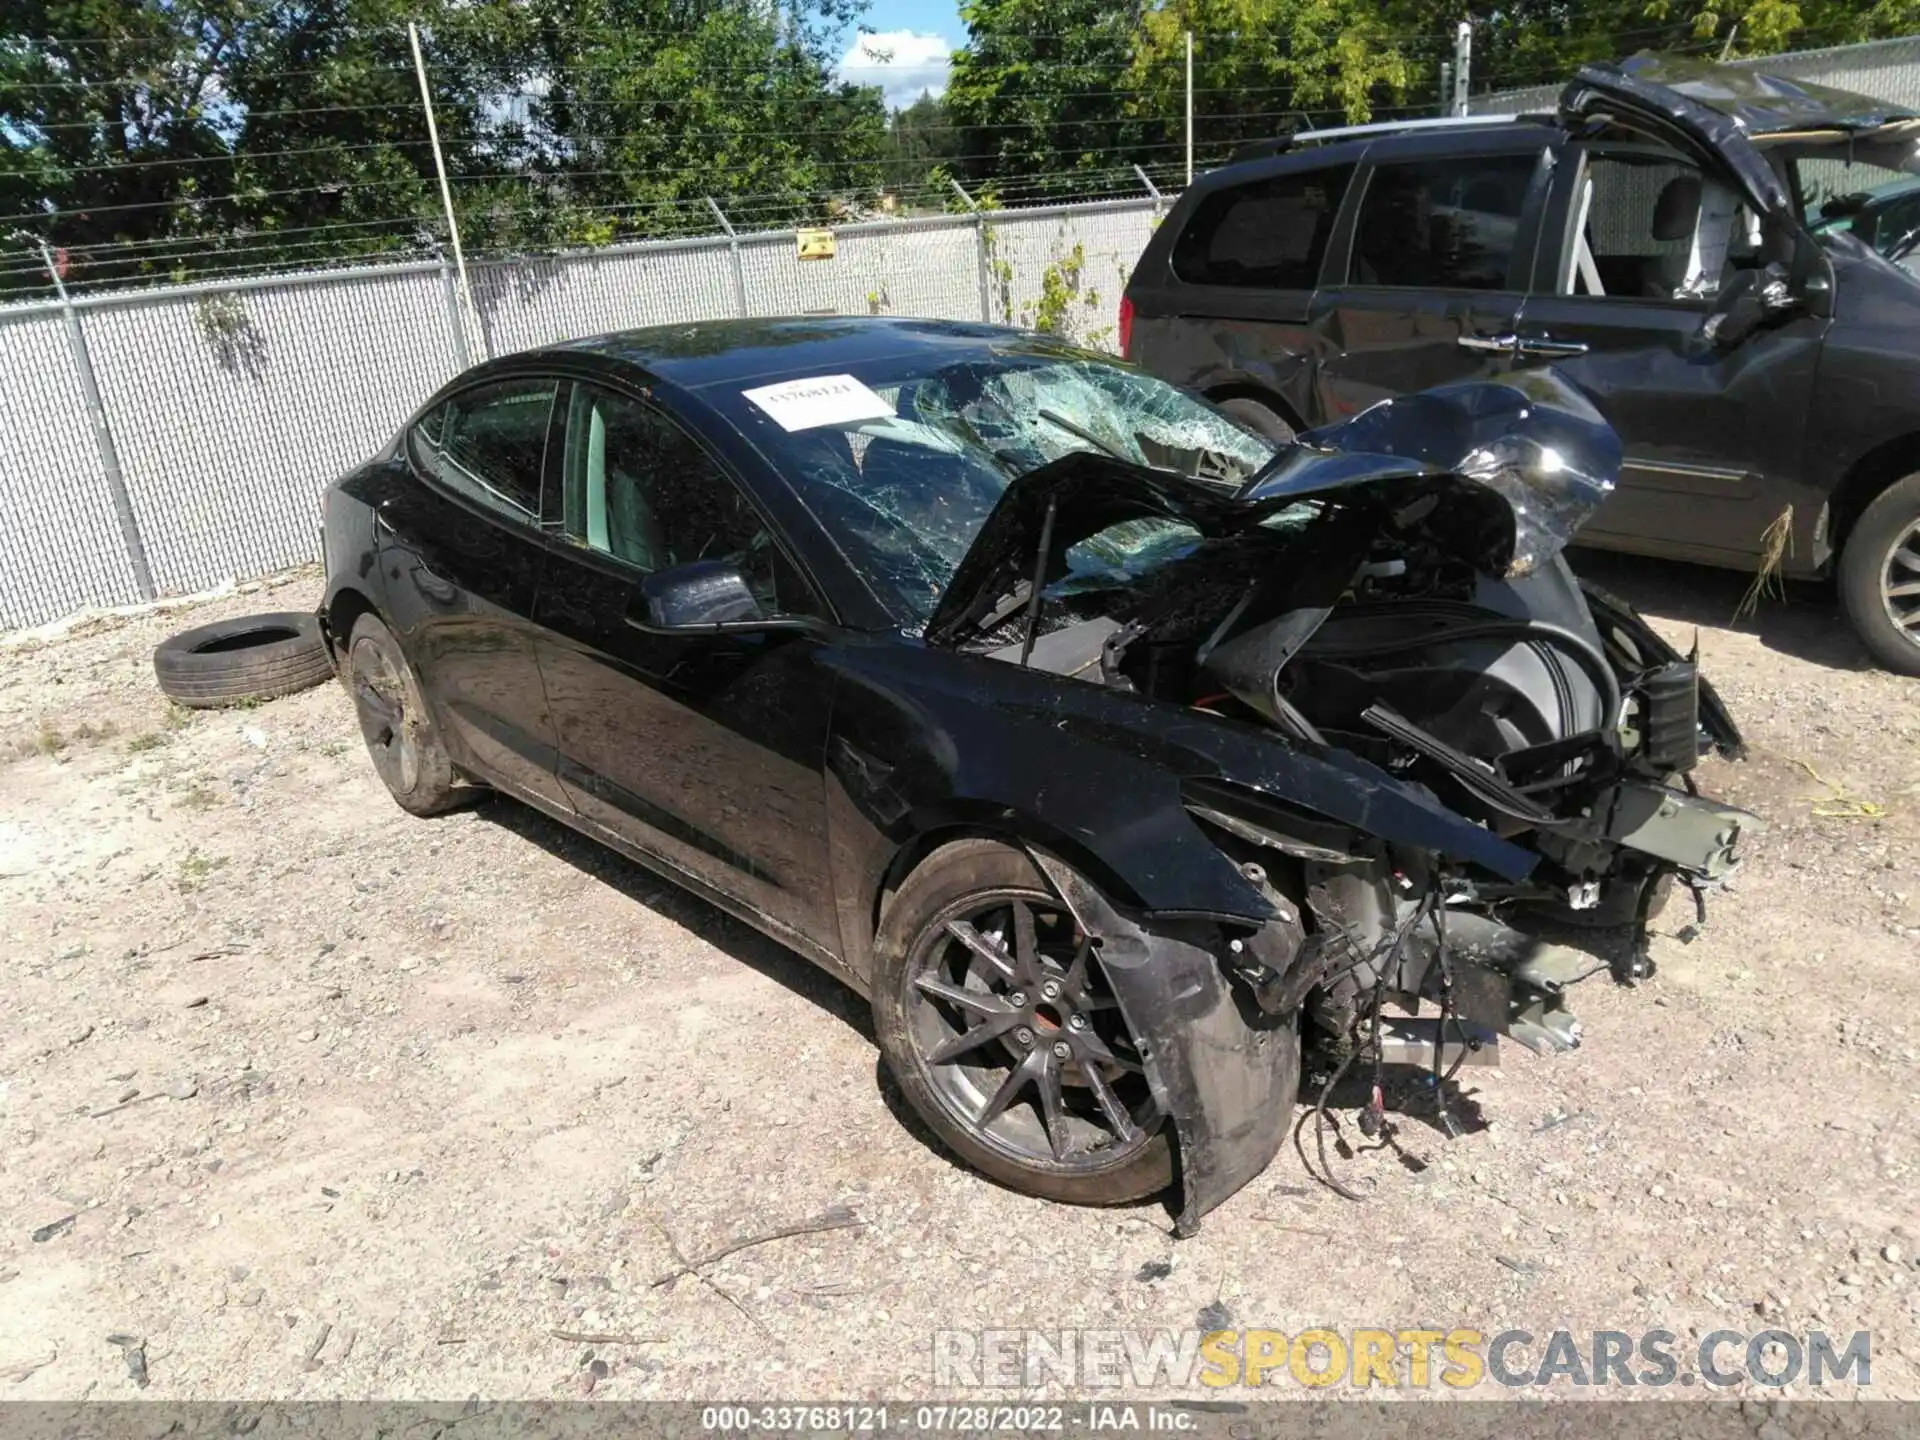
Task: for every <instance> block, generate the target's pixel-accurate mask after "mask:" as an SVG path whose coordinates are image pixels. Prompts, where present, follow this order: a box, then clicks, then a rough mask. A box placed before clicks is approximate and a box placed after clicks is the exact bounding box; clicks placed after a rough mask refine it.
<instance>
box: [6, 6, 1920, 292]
mask: <svg viewBox="0 0 1920 1440" xmlns="http://www.w3.org/2000/svg"><path fill="white" fill-rule="evenodd" d="M864 3H865V0H405V3H403V0H9V4H8V5H7V8H6V11H5V14H6V19H5V21H4V26H5V28H4V29H3V30H0V162H3V163H0V217H5V218H0V237H4V236H5V235H6V234H7V232H9V231H14V230H25V231H26V232H28V233H29V234H31V235H34V236H44V237H45V238H46V239H47V240H48V241H49V242H50V243H52V244H54V245H57V246H59V247H61V248H62V249H63V251H64V252H65V253H66V254H67V256H68V257H69V260H70V264H71V277H72V278H74V279H75V280H77V281H80V282H102V281H109V280H116V279H129V278H135V277H139V276H169V275H181V274H194V273H209V272H219V273H245V272H246V271H247V270H249V269H254V270H265V269H272V268H290V267H299V266H304V265H308V264H312V263H316V262H321V261H328V260H338V259H343V258H347V257H359V256H364V255H368V254H371V253H378V252H382V251H389V250H390V251H396V252H399V251H405V252H407V253H412V254H423V253H431V248H432V247H433V246H435V245H443V244H444V242H445V235H444V222H443V220H442V218H441V204H440V198H439V188H438V181H437V178H436V176H435V173H434V167H433V158H432V151H431V149H430V147H429V145H428V143H427V137H426V131H425V124H424V120H423V117H422V113H421V109H420V104H419V92H418V89H417V84H416V80H415V75H414V71H413V64H412V53H411V48H410V46H409V43H408V35H407V22H408V21H409V20H413V21H416V22H418V23H419V24H420V25H421V27H422V31H423V34H424V36H425V45H426V52H427V59H428V65H429V69H430V73H431V83H432V90H433V97H434V105H435V111H436V114H437V117H438V123H439V127H440V134H441V139H442V142H443V145H444V150H445V154H446V160H447V166H448V169H449V171H450V173H451V176H452V188H453V192H454V199H455V206H456V210H457V212H458V214H459V218H460V225H461V230H462V233H463V236H464V237H465V238H466V240H467V242H468V245H469V248H471V249H473V250H476V251H481V252H486V251H494V250H521V249H526V248H538V247H543V246H553V245H577V244H596V243H605V242H607V241H610V240H613V239H617V238H621V237H624V236H643V235H658V234H671V233H678V232H684V231H689V230H707V229H710V228H711V226H712V220H711V212H710V211H709V209H708V208H707V206H706V203H705V197H707V196H709V195H711V196H713V197H714V198H715V199H716V200H718V201H719V202H720V203H721V204H722V206H723V207H724V208H725V209H726V211H727V212H728V214H729V216H730V218H731V219H732V220H733V222H734V223H735V224H737V225H742V226H750V225H775V224H787V223H793V222H795V221H800V220H810V219H819V218H826V219H831V218H834V217H837V216H845V215H847V214H849V213H858V212H860V211H864V210H865V209H866V208H867V207H868V206H869V205H871V204H872V203H874V202H875V201H876V200H877V199H879V197H880V192H881V191H882V190H888V191H892V192H896V193H897V194H899V195H901V196H903V197H904V198H905V199H907V200H908V201H914V200H918V201H920V202H922V203H924V202H925V200H927V199H928V198H929V197H932V196H937V195H938V193H939V192H941V191H943V190H945V189H946V181H945V177H946V176H947V175H949V174H951V175H954V176H956V177H958V178H959V179H961V180H962V181H963V183H965V184H966V185H967V186H968V188H969V189H970V190H971V191H972V192H974V193H975V194H977V195H983V196H987V197H995V198H998V199H999V200H1000V201H1002V202H1018V201H1020V200H1023V199H1038V198H1047V197H1065V196H1084V195H1087V194H1092V193H1100V192H1102V191H1122V190H1124V191H1129V192H1132V193H1137V184H1136V182H1135V180H1134V178H1133V174H1132V167H1133V166H1134V165H1136V164H1138V165H1140V166H1143V167H1146V168H1147V169H1148V170H1149V171H1150V172H1152V173H1154V174H1155V175H1156V177H1157V178H1158V179H1160V180H1161V181H1162V182H1163V183H1165V182H1169V181H1171V182H1173V183H1177V182H1178V180H1179V179H1180V176H1181V169H1182V164H1183V161H1184V158H1185V146H1186V138H1187V131H1186V126H1185V119H1184V115H1185V106H1186V94H1185V88H1186V87H1185V71H1186V37H1187V35H1188V34H1189V33H1191V34H1192V35H1193V36H1194V54H1193V59H1194V131H1193V133H1194V141H1195V149H1196V158H1197V160H1198V162H1199V163H1200V164H1201V165H1203V166H1204V165H1207V164H1216V163H1218V162H1219V161H1220V160H1221V159H1222V158H1224V157H1225V155H1227V154H1228V153H1229V152H1230V151H1231V149H1232V148H1233V147H1234V146H1236V145H1238V144H1240V143H1242V142H1244V141H1246V140H1249V139H1253V138H1258V137H1265V136H1270V135H1274V134H1277V133H1281V132H1283V131H1285V130H1287V129H1290V128H1294V127H1296V126H1298V125H1300V124H1302V123H1328V122H1330V121H1338V120H1340V119H1346V120H1364V119H1367V118H1370V117H1372V116H1375V115H1379V114H1392V113H1405V112H1407V111H1431V110H1432V109H1434V108H1435V107H1436V106H1437V103H1438V99H1439V93H1438V92H1439V64H1440V61H1441V60H1442V59H1443V58H1445V57H1446V56H1447V55H1448V54H1449V53H1450V52H1451V47H1452V35H1453V28H1454V24H1455V22H1456V21H1457V20H1458V19H1460V18H1461V14H1462V12H1461V11H1460V10H1458V9H1456V8H1455V4H1454V0H1448V3H1445V4H1442V3H1439V0H1124V3H1121V4H1114V3H1111V0H963V3H962V5H961V10H960V13H961V16H962V19H963V20H964V22H965V23H966V26H967V29H968V34H969V40H968V43H967V45H966V46H965V47H964V48H962V49H961V50H959V51H958V52H956V53H955V55H954V57H953V63H952V72H951V76H950V83H949V87H948V89H947V91H946V93H945V95H944V97H943V98H935V97H933V96H930V95H929V96H923V97H922V98H921V99H920V100H918V101H916V102H915V103H913V104H912V105H909V106H906V107H904V108H902V109H900V110H897V111H895V112H894V113H892V114H891V115H889V114H888V113H887V112H886V110H885V108H884V105H883V102H882V100H881V95H880V91H879V90H877V89H873V88H861V87H856V86H852V85H848V84H845V83H843V82H841V81H840V80H839V79H838V78H837V76H836V75H835V73H834V67H833V63H832V62H833V59H834V57H835V56H836V55H837V54H838V53H840V49H841V47H842V45H843V43H844V42H843V38H842V37H843V36H844V33H845V31H846V28H847V27H848V26H849V25H850V24H851V23H852V22H853V20H854V19H855V18H857V14H858V12H859V10H860V9H861V7H862V6H863V5H864ZM1467 16H1468V18H1471V19H1472V20H1473V21H1474V27H1475V35H1474V66H1473V75H1474V80H1475V88H1476V89H1477V90H1485V89H1488V88H1508V87H1515V86H1531V85H1544V84H1549V83H1556V82H1559V81H1562V80H1564V79H1566V78H1567V77H1568V76H1569V75H1570V74H1571V73H1572V71H1573V70H1574V68H1575V67H1576V66H1577V65H1579V64H1580V63H1581V62H1583V61H1587V60H1592V59H1597V58H1611V57H1619V56H1624V55H1628V54H1632V53H1634V52H1636V51H1639V50H1643V49H1661V50H1681V51H1686V52H1690V53H1695V54H1706V55H1710V56H1711V55H1716V54H1718V53H1720V52H1721V51H1722V50H1727V51H1729V52H1730V53H1733V54H1737V55H1752V54H1764V53H1768V52H1771V51H1777V50H1780V49H1784V48H1795V47H1802V46H1810V45H1831V44H1843V43H1849V42H1854V41H1860V40H1868V39H1874V38H1878V37H1881V36H1886V35H1890V34H1902V33H1910V32H1912V31H1914V30H1915V29H1917V28H1920V0H1503V3H1502V4H1500V5H1499V6H1497V7H1496V6H1493V5H1491V4H1488V3H1485V0H1479V3H1476V4H1475V5H1473V6H1472V7H1470V8H1469V10H1468V11H1467ZM0 243H5V244H6V245H7V247H8V248H5V249H0V290H6V289H9V288H13V289H19V288H24V287H29V286H32V287H38V286H40V285H42V284H43V283H44V278H45V277H44V276H43V275H41V274H39V273H37V272H36V271H35V269H34V267H33V265H32V264H31V263H30V257H31V254H32V252H31V251H29V250H25V249H23V248H21V242H19V241H17V240H16V241H13V242H0Z"/></svg>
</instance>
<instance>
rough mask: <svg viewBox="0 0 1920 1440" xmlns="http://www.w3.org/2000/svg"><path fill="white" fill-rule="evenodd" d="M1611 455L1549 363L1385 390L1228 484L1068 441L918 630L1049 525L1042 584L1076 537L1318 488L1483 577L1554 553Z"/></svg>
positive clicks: (984, 604)
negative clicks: (1234, 486)
mask: <svg viewBox="0 0 1920 1440" xmlns="http://www.w3.org/2000/svg"><path fill="white" fill-rule="evenodd" d="M1620 455H1621V452H1620V442H1619V440H1618V438H1617V437H1616V436H1615V435H1614V433H1613V430H1612V429H1611V428H1610V427H1609V426H1608V425H1607V423H1606V421H1604V420H1603V419H1601V417H1600V415H1599V412H1597V411H1596V410H1595V409H1594V408H1593V406H1592V405H1591V404H1590V403H1589V402H1588V401H1587V400H1586V399H1585V398H1584V397H1583V396H1582V395H1581V394H1580V393H1579V392H1578V391H1577V390H1575V389H1574V388H1573V387H1572V386H1571V385H1569V384H1568V383H1567V382H1566V381H1565V380H1563V379H1561V378H1560V377H1559V376H1558V375H1556V374H1554V373H1553V372H1552V371H1550V370H1537V371H1531V372H1527V373H1523V374H1518V375H1511V376H1506V377H1503V378H1502V379H1500V380H1494V381H1474V382H1469V383H1465V384H1458V385H1446V386H1441V387H1439V388H1437V389H1433V390H1427V391H1422V392H1420V393H1419V394H1415V395H1410V396H1406V397H1404V398H1402V399H1398V400H1389V401H1383V402H1382V403H1381V404H1379V405H1376V406H1374V407H1373V408H1371V409H1369V410H1367V411H1365V412H1363V413H1362V414H1360V415H1357V416H1355V417H1354V418H1353V419H1351V420H1348V421H1346V422H1344V423H1342V424H1340V425H1336V426H1329V427H1327V428H1325V429H1321V430H1315V431H1310V432H1308V433H1307V434H1305V435H1302V436H1300V437H1299V439H1298V440H1296V441H1295V442H1294V443H1293V444H1291V445H1289V446H1286V447H1284V448H1282V449H1281V450H1280V452H1279V453H1278V454H1277V455H1275V456H1274V458H1273V460H1272V461H1270V462H1269V463H1268V464H1267V465H1266V466H1265V467H1264V468H1263V469H1262V470H1261V471H1260V472H1259V473H1258V474H1256V475H1254V476H1253V477H1252V478H1251V479H1250V480H1248V481H1247V482H1246V483H1245V484H1244V485H1242V486H1241V487H1240V489H1239V490H1238V491H1237V492H1229V491H1227V490H1226V489H1224V488H1222V487H1220V486H1218V485H1213V484H1208V483H1206V482H1203V481H1198V480H1194V479H1191V478H1189V477H1187V476H1185V475H1182V474H1178V473H1176V472H1173V471H1169V470H1155V469H1150V468H1148V467H1146V466H1143V465H1136V464H1133V463H1130V462H1128V461H1124V460H1119V459H1115V458H1113V457H1111V456H1107V455H1103V454H1100V453H1097V452H1094V451H1088V450H1076V451H1074V452H1072V453H1070V454H1067V455H1063V456H1062V457H1060V458H1059V459H1058V460H1055V461H1053V462H1052V463H1050V464H1047V465H1043V466H1041V467H1040V468H1039V469H1036V470H1032V471H1029V472H1028V473H1027V474H1025V475H1022V476H1020V477H1019V478H1018V479H1016V480H1014V481H1013V482H1012V483H1011V484H1009V485H1008V486H1007V489H1006V491H1005V492H1004V493H1003V494H1002V495H1001V497H1000V499H999V501H998V503H996V504H995V506H994V508H993V509H992V511H991V512H989V514H988V515H987V518H986V521H985V523H984V524H983V525H982V526H981V527H980V532H979V533H978V534H977V535H976V536H975V537H974V540H973V543H972V545H971V546H970V547H969V548H968V550H967V552H966V554H965V555H964V556H963V557H962V558H961V561H960V564H959V566H958V567H957V568H956V569H955V571H954V574H953V578H952V580H951V581H949V582H948V584H947V588H946V589H945V591H944V592H943V593H942V594H941V596H940V601H939V604H938V605H937V606H935V608H934V611H933V615H932V617H931V618H930V619H929V620H928V622H927V627H926V632H925V634H926V638H927V640H928V641H929V642H931V643H933V644H936V645H952V644H956V643H958V642H959V641H960V640H962V639H964V638H965V637H966V636H968V635H969V634H972V633H974V632H975V631H977V630H978V629H979V628H980V623H981V621H982V620H983V619H984V618H985V617H986V616H988V615H989V614H991V613H992V612H993V611H994V610H995V609H996V608H998V607H1000V606H1001V605H1002V603H1003V602H1004V601H1005V600H1006V599H1007V597H1009V596H1010V595H1012V594H1013V593H1014V591H1015V590H1016V589H1017V587H1018V586H1019V585H1020V584H1021V582H1022V581H1031V579H1032V578H1033V574H1034V569H1035V566H1036V563H1037V562H1038V552H1039V549H1040V546H1041V540H1042V537H1043V535H1044V536H1045V537H1046V558H1045V562H1044V564H1045V569H1044V572H1043V573H1044V579H1045V582H1046V583H1052V582H1053V581H1055V580H1058V579H1059V578H1060V577H1061V576H1063V575H1064V574H1066V572H1067V568H1068V566H1067V552H1068V551H1069V550H1071V549H1072V548H1073V547H1074V546H1075V545H1077V544H1079V543H1080V542H1081V541H1083V540H1086V539H1089V538H1090V537H1092V536H1094V535H1097V534H1099V533H1100V532H1102V531H1103V530H1106V529H1108V528H1109V527H1111V526H1114V525H1118V524H1121V523H1123V522H1125V521H1128V520H1140V519H1148V518H1153V517H1161V518H1167V519H1173V520H1179V521H1183V522H1185V523H1187V524H1189V525H1191V526H1193V528H1194V529H1195V530H1197V531H1199V532H1200V534H1201V535H1202V536H1204V537H1209V538H1211V537H1215V536H1222V535H1229V534H1232V533H1234V532H1236V531H1238V530H1241V529H1244V528H1247V527H1250V526H1254V525H1258V524H1260V523H1261V522H1262V521H1263V520H1265V519H1266V518H1267V517H1268V516H1270V515H1272V514H1273V513H1274V512H1276V511H1278V510H1283V509H1285V508H1287V507H1288V506H1291V505H1294V504H1296V503H1298V502H1299V501H1301V500H1304V499H1308V498H1312V497H1323V498H1325V499H1326V500H1328V501H1329V502H1330V503H1334V504H1341V505H1356V506H1358V505H1368V506H1372V507H1374V508H1376V509H1377V510H1378V511H1379V514H1380V522H1381V525H1382V527H1383V528H1384V527H1387V526H1389V525H1393V526H1399V527H1402V528H1410V527H1414V526H1418V527H1419V528H1420V529H1421V530H1422V533H1423V534H1424V535H1425V537H1426V538H1427V539H1428V540H1430V541H1433V542H1435V543H1438V544H1440V545H1442V546H1443V547H1444V548H1446V549H1447V550H1448V551H1450V553H1453V554H1455V555H1456V556H1457V557H1459V558H1460V559H1463V560H1466V561H1467V562H1468V563H1470V564H1473V565H1474V566H1476V567H1477V568H1479V569H1480V570H1482V571H1484V572H1486V573H1487V574H1489V575H1493V576H1496V577H1502V576H1515V575H1524V574H1526V573H1528V572H1529V571H1531V570H1533V569H1534V568H1535V567H1536V566H1538V565H1540V564H1543V563H1545V562H1546V561H1548V560H1550V559H1552V558H1553V557H1554V556H1556V555H1558V554H1559V553H1560V551H1561V550H1563V549H1564V548H1565V547H1566V545H1567V543H1568V541H1569V540H1570V539H1571V538H1572V536H1573V534H1574V532H1575V531H1577V530H1578V529H1579V527H1580V526H1581V525H1582V524H1584V523H1585V521H1586V520H1587V518H1588V517H1589V516H1590V515H1592V513H1593V512H1594V510H1596V509H1597V508H1598V507H1599V505H1600V503H1601V501H1603V500H1604V499H1605V498H1606V496H1607V495H1608V493H1609V492H1610V491H1611V490H1612V489H1613V486H1614V483H1615V480H1616V479H1617V477H1618V475H1619V470H1620ZM1429 497H1430V498H1429ZM1050 515H1051V519H1049V516H1050Z"/></svg>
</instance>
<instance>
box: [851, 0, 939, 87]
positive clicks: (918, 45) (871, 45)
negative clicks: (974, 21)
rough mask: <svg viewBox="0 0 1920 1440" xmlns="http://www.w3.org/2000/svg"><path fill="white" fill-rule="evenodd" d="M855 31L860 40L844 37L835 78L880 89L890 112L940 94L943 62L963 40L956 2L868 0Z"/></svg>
mask: <svg viewBox="0 0 1920 1440" xmlns="http://www.w3.org/2000/svg"><path fill="white" fill-rule="evenodd" d="M860 28H861V31H862V32H863V33H862V36H859V37H856V36H854V35H852V34H849V35H848V36H847V40H846V48H845V49H844V50H843V51H842V52H841V61H840V73H841V74H842V75H843V76H845V77H846V78H847V79H849V80H853V81H857V82H859V83H860V84H862V85H878V86H880V87H881V88H882V89H883V90H885V91H886V95H887V104H888V105H890V106H900V105H910V104H912V103H913V102H914V101H915V100H917V99H918V98H919V97H920V93H921V92H922V91H923V90H931V91H932V92H933V93H934V94H936V95H938V94H939V93H940V92H941V91H942V90H943V89H945V88H946V81H947V56H948V55H949V54H950V53H951V52H952V51H953V50H955V49H957V48H958V47H959V46H960V45H961V44H963V43H964V42H965V40H966V38H967V29H966V26H964V25H962V24H961V23H960V12H959V7H958V5H957V3H956V0H873V5H872V8H870V9H869V10H868V11H867V13H866V14H865V15H864V16H862V17H861V19H860Z"/></svg>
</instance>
